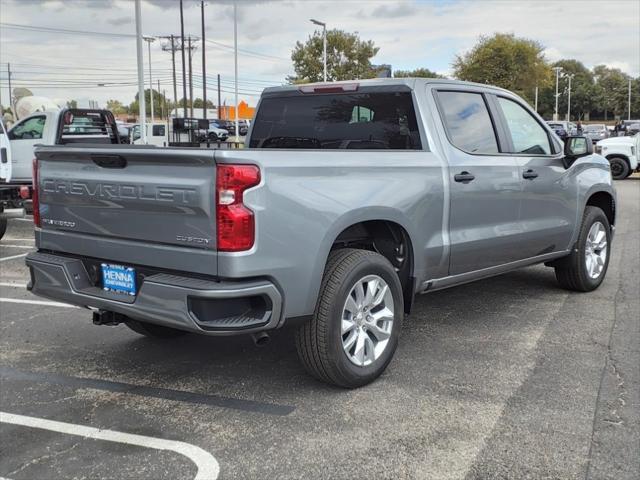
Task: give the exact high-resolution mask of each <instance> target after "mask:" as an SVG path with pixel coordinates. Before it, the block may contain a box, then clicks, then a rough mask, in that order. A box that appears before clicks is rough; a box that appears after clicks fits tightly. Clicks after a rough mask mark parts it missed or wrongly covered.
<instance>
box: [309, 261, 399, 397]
mask: <svg viewBox="0 0 640 480" xmlns="http://www.w3.org/2000/svg"><path fill="white" fill-rule="evenodd" d="M403 312H404V308H403V296H402V287H401V285H400V280H399V279H398V275H397V274H396V272H395V270H394V269H393V266H392V265H391V263H389V261H388V260H387V259H386V258H385V257H383V256H382V255H380V254H378V253H375V252H370V251H367V250H355V249H342V250H336V251H333V252H331V254H330V255H329V260H328V262H327V266H326V268H325V272H324V276H323V279H322V285H321V287H320V295H319V298H318V303H317V305H316V311H315V314H314V316H313V318H312V320H310V321H309V322H308V323H306V324H305V325H303V326H302V327H300V329H299V330H298V331H297V333H296V347H297V350H298V355H299V357H300V359H301V361H302V363H303V364H304V366H305V368H306V369H307V370H308V371H309V373H311V375H313V376H314V377H316V378H317V379H319V380H321V381H324V382H326V383H330V384H333V385H338V386H341V387H345V388H356V387H360V386H362V385H366V384H367V383H370V382H372V381H373V380H375V379H376V378H377V377H378V376H380V374H381V373H382V372H383V371H384V370H385V369H386V368H387V365H388V364H389V362H390V361H391V358H392V357H393V354H394V352H395V350H396V347H397V345H398V336H399V334H400V326H401V322H402V318H403V315H404V314H403Z"/></svg>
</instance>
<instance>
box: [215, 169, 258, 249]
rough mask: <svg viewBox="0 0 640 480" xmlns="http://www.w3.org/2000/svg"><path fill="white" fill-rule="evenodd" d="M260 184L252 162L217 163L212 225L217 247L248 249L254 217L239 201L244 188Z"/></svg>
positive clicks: (253, 231)
mask: <svg viewBox="0 0 640 480" xmlns="http://www.w3.org/2000/svg"><path fill="white" fill-rule="evenodd" d="M259 183H260V169H259V168H258V167H256V166H255V165H229V164H225V165H218V166H217V168H216V228H217V238H218V250H219V251H221V252H239V251H242V250H249V249H250V248H251V247H253V242H254V241H255V218H254V216H253V212H252V211H251V210H250V209H249V208H247V207H246V206H245V205H244V204H243V203H242V201H243V198H242V196H243V194H244V191H245V190H247V189H248V188H251V187H255V186H256V185H258V184H259Z"/></svg>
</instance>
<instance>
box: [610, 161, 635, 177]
mask: <svg viewBox="0 0 640 480" xmlns="http://www.w3.org/2000/svg"><path fill="white" fill-rule="evenodd" d="M609 163H610V164H611V176H612V177H613V179H614V180H623V179H625V178H627V177H628V176H629V175H631V168H629V164H628V163H627V161H626V160H625V159H624V158H620V157H612V158H610V159H609Z"/></svg>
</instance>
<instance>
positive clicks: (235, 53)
mask: <svg viewBox="0 0 640 480" xmlns="http://www.w3.org/2000/svg"><path fill="white" fill-rule="evenodd" d="M233 68H234V82H233V83H234V85H233V90H234V94H233V96H234V102H235V108H234V116H235V126H236V135H235V138H236V143H238V142H239V141H240V137H239V135H240V131H239V129H238V123H240V122H239V121H238V3H237V2H233Z"/></svg>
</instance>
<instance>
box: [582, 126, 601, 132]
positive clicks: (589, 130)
mask: <svg viewBox="0 0 640 480" xmlns="http://www.w3.org/2000/svg"><path fill="white" fill-rule="evenodd" d="M584 129H585V131H588V132H595V131H598V130H604V125H585V127H584Z"/></svg>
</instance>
